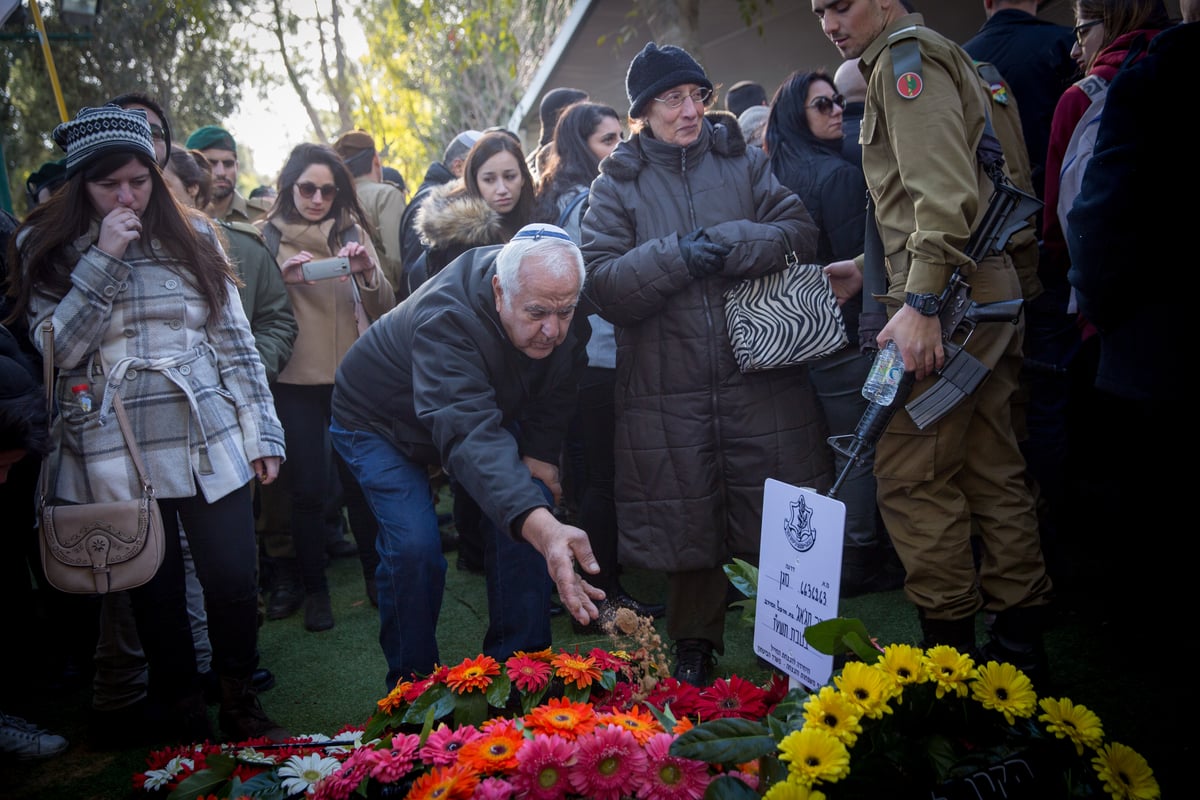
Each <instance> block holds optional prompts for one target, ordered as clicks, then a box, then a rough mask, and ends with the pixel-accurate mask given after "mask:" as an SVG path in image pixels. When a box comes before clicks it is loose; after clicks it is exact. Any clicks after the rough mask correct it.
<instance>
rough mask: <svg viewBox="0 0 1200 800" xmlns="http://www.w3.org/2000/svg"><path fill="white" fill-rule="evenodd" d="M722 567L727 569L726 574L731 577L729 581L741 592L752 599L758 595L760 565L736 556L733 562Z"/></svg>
mask: <svg viewBox="0 0 1200 800" xmlns="http://www.w3.org/2000/svg"><path fill="white" fill-rule="evenodd" d="M722 569H724V570H725V574H726V575H727V576H728V577H729V582H730V583H732V584H733V585H734V586H735V587H736V588H737V590H738V591H739V592H741V593H742V594H744V595H746V597H748V598H750V599H751V600H753V599H754V598H756V597H758V567H756V566H754V565H753V564H751V563H750V562H749V561H743V560H742V559H740V558H735V559H734V560H733V563H732V564H726V565H724V566H723V567H722ZM739 602H740V601H739Z"/></svg>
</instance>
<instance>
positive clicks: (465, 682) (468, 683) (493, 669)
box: [446, 656, 500, 694]
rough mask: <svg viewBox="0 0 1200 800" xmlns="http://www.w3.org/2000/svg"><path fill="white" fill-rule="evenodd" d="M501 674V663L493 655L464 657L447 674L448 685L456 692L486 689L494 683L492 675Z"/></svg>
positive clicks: (463, 692)
mask: <svg viewBox="0 0 1200 800" xmlns="http://www.w3.org/2000/svg"><path fill="white" fill-rule="evenodd" d="M499 674H500V665H499V664H497V663H496V659H494V658H492V657H491V656H478V657H476V658H464V659H463V662H462V663H461V664H459V665H458V666H457V667H454V668H453V669H451V670H450V671H449V672H448V673H447V674H446V685H447V686H449V687H450V690H451V691H452V692H454V693H456V694H466V693H467V692H473V691H476V690H478V691H481V692H482V691H484V690H485V689H487V687H489V686H491V684H492V676H494V675H499Z"/></svg>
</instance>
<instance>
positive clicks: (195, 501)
mask: <svg viewBox="0 0 1200 800" xmlns="http://www.w3.org/2000/svg"><path fill="white" fill-rule="evenodd" d="M158 502H159V507H160V508H161V510H162V517H163V531H164V533H165V537H164V538H165V539H166V553H165V555H164V557H163V563H162V566H161V567H160V568H159V570H158V573H157V574H156V575H155V576H154V578H153V580H151V581H150V582H149V583H147V584H145V585H144V586H140V587H138V588H137V589H132V590H130V600H131V601H132V602H133V615H134V619H135V620H136V621H137V629H138V637H139V638H140V639H141V641H142V649H143V650H144V651H145V653H146V660H147V662H148V663H149V665H150V687H149V691H150V694H151V696H152V697H156V698H158V699H159V700H162V701H166V702H170V701H173V700H177V699H179V698H181V697H184V696H186V695H188V694H191V693H193V692H194V691H195V690H196V688H197V683H196V678H197V675H196V651H195V646H194V644H193V639H192V627H191V623H190V621H189V619H188V613H187V597H186V584H185V579H184V567H183V553H182V549H181V547H180V541H179V526H180V524H182V525H183V528H184V530H186V531H187V536H188V545H189V547H191V550H192V559H193V560H194V562H195V564H196V577H198V578H199V579H200V585H201V586H203V587H204V598H205V604H206V606H207V609H208V636H209V640H210V641H211V642H212V648H213V669H214V670H215V671H216V672H217V674H218V675H223V676H229V677H235V678H247V677H249V676H250V674H251V673H252V672H253V671H254V670H255V669H256V668H257V667H258V551H257V543H256V542H255V538H254V518H253V511H252V499H251V490H250V484H249V483H247V484H246V485H245V486H243V487H242V488H240V489H238V490H236V491H234V492H230V493H229V494H227V495H225V496H224V497H222V498H220V499H219V500H215V501H214V502H212V503H209V502H207V501H205V499H204V497H203V495H199V494H197V495H194V496H192V497H184V498H172V499H161V498H160V499H159V501H158ZM177 515H178V516H177Z"/></svg>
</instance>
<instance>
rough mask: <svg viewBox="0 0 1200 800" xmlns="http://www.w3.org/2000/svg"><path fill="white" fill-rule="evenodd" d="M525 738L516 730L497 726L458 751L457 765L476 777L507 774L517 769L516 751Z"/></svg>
mask: <svg viewBox="0 0 1200 800" xmlns="http://www.w3.org/2000/svg"><path fill="white" fill-rule="evenodd" d="M523 744H525V737H524V736H522V735H521V732H520V731H519V730H517V729H516V728H510V727H506V726H503V725H497V726H493V727H492V728H490V729H489V730H488V731H487V732H486V733H485V734H484V735H482V736H480V737H478V738H475V739H472V740H471V741H469V742H467V743H466V744H464V745H463V746H462V748H461V749H460V750H459V751H458V763H459V764H461V765H462V766H464V767H466V768H467V769H469V770H471V771H472V772H473V773H475V774H476V775H482V774H496V773H501V774H503V773H508V772H512V771H513V770H514V769H516V768H517V751H518V750H520V749H521V745H523Z"/></svg>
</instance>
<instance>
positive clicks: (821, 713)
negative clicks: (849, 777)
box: [804, 686, 862, 747]
mask: <svg viewBox="0 0 1200 800" xmlns="http://www.w3.org/2000/svg"><path fill="white" fill-rule="evenodd" d="M861 715H862V709H860V708H859V707H858V706H856V705H855V704H854V703H853V702H851V701H850V699H849V698H847V697H846V696H845V695H844V694H842V693H841V692H839V691H837V690H836V689H834V688H833V687H832V686H822V687H821V691H819V692H817V693H816V694H814V695H812V696H811V697H809V698H808V702H806V703H805V704H804V721H805V722H804V724H805V725H812V726H815V727H818V728H824V729H825V730H827V731H829V732H830V733H832V734H833V735H834V736H836V737H837V738H838V739H839V740H840V741H842V742H844V743H845V745H846V746H847V747H851V746H852V745H853V744H854V743H855V742H856V741H858V735H859V734H860V733H862V725H860V724H859V722H858V718H859V717H860V716H861Z"/></svg>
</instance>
